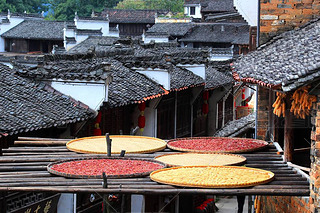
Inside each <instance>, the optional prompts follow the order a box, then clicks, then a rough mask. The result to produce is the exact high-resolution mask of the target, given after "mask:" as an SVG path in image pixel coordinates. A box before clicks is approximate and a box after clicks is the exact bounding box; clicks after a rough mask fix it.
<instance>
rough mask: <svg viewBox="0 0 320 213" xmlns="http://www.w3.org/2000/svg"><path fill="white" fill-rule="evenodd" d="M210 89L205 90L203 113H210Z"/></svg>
mask: <svg viewBox="0 0 320 213" xmlns="http://www.w3.org/2000/svg"><path fill="white" fill-rule="evenodd" d="M208 100H209V91H204V92H203V105H202V113H203V114H204V115H207V114H208V113H209V104H208Z"/></svg>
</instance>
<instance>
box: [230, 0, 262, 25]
mask: <svg viewBox="0 0 320 213" xmlns="http://www.w3.org/2000/svg"><path fill="white" fill-rule="evenodd" d="M258 3H259V2H258V0H234V2H233V4H234V6H235V7H236V9H237V10H238V11H239V13H240V14H241V15H242V17H243V18H244V19H245V20H246V21H247V22H248V23H249V25H250V26H257V25H258Z"/></svg>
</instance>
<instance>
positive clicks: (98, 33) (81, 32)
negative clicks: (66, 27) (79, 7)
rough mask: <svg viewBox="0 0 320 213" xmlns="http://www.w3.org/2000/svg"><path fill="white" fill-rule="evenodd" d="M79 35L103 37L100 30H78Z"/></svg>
mask: <svg viewBox="0 0 320 213" xmlns="http://www.w3.org/2000/svg"><path fill="white" fill-rule="evenodd" d="M77 34H78V35H94V36H102V32H101V29H100V30H89V29H77Z"/></svg>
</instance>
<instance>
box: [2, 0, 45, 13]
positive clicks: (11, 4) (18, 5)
mask: <svg viewBox="0 0 320 213" xmlns="http://www.w3.org/2000/svg"><path fill="white" fill-rule="evenodd" d="M46 2H47V1H46V0H0V10H1V12H7V11H8V9H9V10H10V12H13V13H14V12H18V13H24V12H27V13H41V12H42V11H46V10H47V9H48V6H47V5H46V4H45V3H46Z"/></svg>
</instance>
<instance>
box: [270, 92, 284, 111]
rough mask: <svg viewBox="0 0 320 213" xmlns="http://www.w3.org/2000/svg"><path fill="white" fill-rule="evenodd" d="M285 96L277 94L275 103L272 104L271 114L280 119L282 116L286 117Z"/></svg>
mask: <svg viewBox="0 0 320 213" xmlns="http://www.w3.org/2000/svg"><path fill="white" fill-rule="evenodd" d="M285 99H286V94H284V93H280V92H277V99H276V101H275V102H274V103H273V104H272V107H273V108H274V109H273V113H274V114H275V115H277V116H278V117H280V116H281V115H283V117H285V115H286V100H285Z"/></svg>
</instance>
